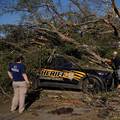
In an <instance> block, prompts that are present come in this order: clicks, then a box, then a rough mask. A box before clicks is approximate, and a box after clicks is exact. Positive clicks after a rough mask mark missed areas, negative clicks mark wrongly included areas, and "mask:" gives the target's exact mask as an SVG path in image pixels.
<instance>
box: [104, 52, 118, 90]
mask: <svg viewBox="0 0 120 120" xmlns="http://www.w3.org/2000/svg"><path fill="white" fill-rule="evenodd" d="M106 62H107V63H108V64H110V65H111V66H112V68H113V70H114V75H115V81H116V82H117V88H118V89H120V57H119V56H118V52H117V51H114V52H113V54H112V59H111V60H108V59H106ZM116 79H117V80H116Z"/></svg>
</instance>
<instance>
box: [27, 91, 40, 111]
mask: <svg viewBox="0 0 120 120" xmlns="http://www.w3.org/2000/svg"><path fill="white" fill-rule="evenodd" d="M41 91H42V90H39V89H38V90H37V89H36V90H32V91H29V92H28V93H27V97H26V100H25V108H26V109H28V108H29V107H30V106H31V105H32V104H33V103H34V102H35V101H36V100H38V99H39V98H40V93H41Z"/></svg>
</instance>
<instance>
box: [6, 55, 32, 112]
mask: <svg viewBox="0 0 120 120" xmlns="http://www.w3.org/2000/svg"><path fill="white" fill-rule="evenodd" d="M23 60H24V58H23V57H22V56H19V57H17V58H16V59H15V63H10V64H9V68H8V75H9V77H10V78H11V79H12V80H13V83H12V86H13V89H14V96H13V99H12V105H11V112H13V111H15V110H16V108H17V107H18V106H19V113H22V112H23V111H24V109H25V96H26V93H27V88H28V86H29V84H30V82H29V80H28V77H27V74H26V71H25V65H24V64H23V63H22V62H23Z"/></svg>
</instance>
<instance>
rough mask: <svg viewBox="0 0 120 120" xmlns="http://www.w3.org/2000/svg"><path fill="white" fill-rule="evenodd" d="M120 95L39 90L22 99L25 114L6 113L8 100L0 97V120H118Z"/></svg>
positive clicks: (8, 108)
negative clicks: (24, 105) (23, 100)
mask: <svg viewBox="0 0 120 120" xmlns="http://www.w3.org/2000/svg"><path fill="white" fill-rule="evenodd" d="M119 94H120V93H119V92H116V91H112V92H105V93H99V94H97V95H91V94H89V95H88V94H85V93H83V92H80V91H65V90H64V91H63V90H62V91H61V90H40V91H31V92H29V94H28V95H27V96H26V111H25V112H24V113H23V114H18V110H17V111H16V112H15V113H10V112H9V110H10V102H11V99H9V98H6V97H3V96H1V98H0V120H120V95H119Z"/></svg>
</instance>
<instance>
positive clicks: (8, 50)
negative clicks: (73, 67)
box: [0, 0, 120, 69]
mask: <svg viewBox="0 0 120 120" xmlns="http://www.w3.org/2000/svg"><path fill="white" fill-rule="evenodd" d="M62 2H63V1H62V0H56V1H54V0H18V1H16V0H14V1H12V2H10V1H9V0H5V1H1V4H0V6H1V11H0V14H1V15H3V14H5V13H11V14H13V13H19V12H20V13H22V16H21V18H22V19H21V21H20V24H19V25H1V26H0V30H1V33H2V34H3V36H4V37H1V40H0V46H1V48H0V51H1V54H2V56H3V58H1V61H3V60H4V59H7V60H8V61H9V60H10V59H11V58H12V57H13V56H14V54H16V53H17V52H20V53H23V54H24V55H25V56H26V59H27V58H28V59H27V60H28V61H29V62H28V65H29V68H30V69H32V68H33V69H34V67H39V66H40V65H42V66H44V65H45V64H46V63H45V61H47V59H49V57H50V56H51V53H53V51H54V50H55V49H56V48H57V50H56V51H57V53H59V54H62V55H64V56H67V57H68V58H71V59H75V60H76V61H77V62H78V63H79V61H80V59H81V56H83V57H84V58H87V60H89V61H90V62H93V63H96V64H99V65H102V64H103V62H104V58H103V57H105V55H106V54H108V53H110V52H111V49H118V43H119V29H120V24H119V20H120V19H119V17H120V13H119V9H118V8H117V6H116V3H115V1H114V0H111V1H110V0H100V1H98V0H91V1H89V0H84V1H83V0H67V1H66V2H64V3H62ZM29 58H30V59H29ZM8 61H7V62H8ZM1 64H3V63H2V62H1Z"/></svg>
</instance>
